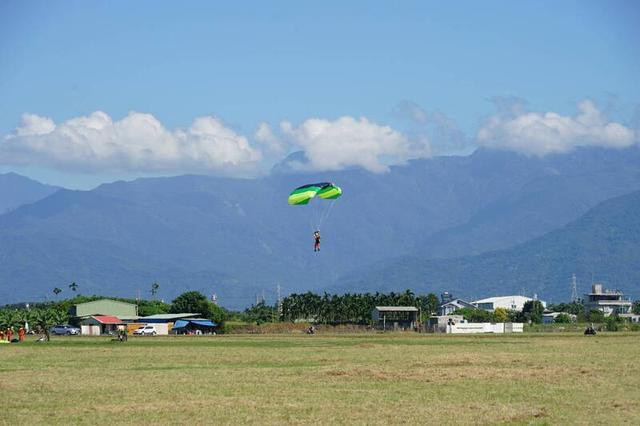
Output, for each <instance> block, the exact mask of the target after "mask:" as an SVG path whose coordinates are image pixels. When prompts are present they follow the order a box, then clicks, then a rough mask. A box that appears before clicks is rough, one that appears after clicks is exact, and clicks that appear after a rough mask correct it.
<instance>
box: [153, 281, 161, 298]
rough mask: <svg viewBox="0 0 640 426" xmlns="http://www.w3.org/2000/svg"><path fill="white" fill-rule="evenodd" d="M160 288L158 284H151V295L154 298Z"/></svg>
mask: <svg viewBox="0 0 640 426" xmlns="http://www.w3.org/2000/svg"><path fill="white" fill-rule="evenodd" d="M159 288H160V284H158V283H153V284H151V295H152V296H153V297H154V298H155V297H156V294H157V293H158V289H159Z"/></svg>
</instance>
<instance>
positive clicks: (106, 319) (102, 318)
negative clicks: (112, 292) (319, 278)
mask: <svg viewBox="0 0 640 426" xmlns="http://www.w3.org/2000/svg"><path fill="white" fill-rule="evenodd" d="M92 318H94V319H95V320H96V321H98V322H99V323H100V324H122V321H120V318H118V317H112V316H109V315H93V316H92Z"/></svg>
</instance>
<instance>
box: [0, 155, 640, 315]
mask: <svg viewBox="0 0 640 426" xmlns="http://www.w3.org/2000/svg"><path fill="white" fill-rule="evenodd" d="M638 152H640V150H637V149H630V150H626V151H624V152H620V151H604V150H582V151H581V152H578V153H575V154H572V155H569V156H556V157H549V158H545V159H542V160H541V159H536V158H527V157H522V156H518V155H515V154H512V153H506V152H496V151H478V152H476V153H474V154H473V155H471V156H468V157H441V158H433V159H430V160H420V161H412V162H410V163H409V164H407V165H406V166H398V167H393V168H392V169H391V171H390V172H389V173H386V174H371V173H367V172H365V171H362V170H346V171H342V172H333V173H322V174H320V173H308V174H303V173H274V174H273V175H272V176H269V177H265V178H261V179H223V178H214V177H203V176H179V177H171V178H153V179H139V180H136V181H133V182H116V183H113V184H107V185H102V186H100V187H99V188H96V189H94V190H92V191H68V190H61V191H59V192H56V193H54V194H52V195H51V196H49V197H47V198H45V199H42V200H40V201H38V202H35V203H33V204H30V205H25V206H22V207H20V208H18V209H16V210H14V211H12V212H10V213H7V214H4V215H1V216H0V259H2V265H3V268H0V299H5V300H6V301H8V302H11V301H16V300H21V299H25V298H33V296H32V295H39V296H38V297H39V298H41V297H42V296H41V295H45V294H47V293H50V292H51V289H52V288H53V287H54V286H58V287H60V286H65V285H66V284H68V283H69V282H71V281H76V282H77V283H78V284H79V285H80V291H81V292H83V293H85V294H86V293H93V292H104V291H106V290H108V291H109V292H110V293H112V294H114V295H123V296H134V295H135V293H136V292H137V289H142V290H143V291H148V289H149V288H150V285H151V283H152V282H154V281H158V282H159V283H160V285H161V290H160V296H161V297H165V298H171V297H173V296H175V295H176V294H177V293H179V292H180V291H182V290H184V289H186V288H194V289H199V290H201V291H204V292H205V293H208V294H209V293H213V292H215V293H217V294H218V296H219V297H220V300H221V303H223V304H225V305H226V306H232V307H242V306H246V305H247V304H248V303H250V302H251V301H253V300H255V294H256V293H257V292H262V290H263V289H265V290H266V295H267V297H269V296H272V295H273V292H274V289H275V286H276V285H277V284H280V285H281V286H282V288H283V292H285V293H286V292H293V291H302V290H306V289H319V288H323V287H325V286H328V285H331V284H332V283H334V282H335V281H336V280H337V279H338V278H339V277H341V276H343V275H345V274H347V273H348V272H349V271H352V270H361V271H363V269H361V268H363V267H365V266H367V265H375V264H381V263H383V262H385V261H386V260H388V259H390V258H394V257H398V256H401V255H403V254H410V253H420V257H421V258H424V257H425V256H427V254H425V253H429V252H427V251H426V250H424V247H425V244H424V241H429V239H430V238H434V239H438V238H440V239H441V240H440V241H441V242H440V243H438V244H440V247H441V249H440V248H438V246H437V245H436V244H432V243H429V248H430V249H432V250H433V251H432V252H431V253H438V250H440V253H447V252H448V253H469V252H475V251H482V250H483V249H485V248H492V247H496V246H501V245H502V246H506V245H509V244H512V243H513V242H518V241H521V240H522V239H526V238H529V237H535V236H538V235H541V234H542V233H544V232H546V231H547V230H549V229H554V228H557V227H560V226H562V225H564V224H565V223H566V222H567V221H569V220H570V219H571V218H572V215H574V214H577V213H576V212H577V211H579V210H580V209H582V210H586V209H587V208H589V207H591V206H592V205H594V204H596V203H597V202H599V201H602V200H604V199H606V198H609V197H611V196H613V195H617V194H619V193H621V192H622V191H631V190H633V189H634V188H640V173H639V170H640V157H639V156H638ZM634 159H635V163H634V161H633V160H634ZM606 173H610V176H608V177H606V178H603V176H605V175H606ZM325 180H329V181H334V182H336V183H338V184H339V185H340V186H341V187H342V188H343V190H344V195H343V197H342V198H341V199H340V200H338V202H336V203H335V204H334V208H333V210H332V214H331V216H330V217H329V218H328V220H327V221H326V222H325V223H324V224H323V226H322V229H321V230H322V234H323V250H322V252H321V253H320V254H316V253H313V250H312V239H311V233H312V230H313V226H312V224H310V219H311V218H312V216H313V215H312V214H311V212H312V211H313V210H314V208H316V207H323V206H328V205H329V203H326V202H319V203H312V204H310V205H309V206H304V207H301V206H289V205H288V204H287V202H286V198H287V195H288V193H289V191H290V190H291V189H293V188H294V187H296V186H298V185H301V184H303V183H308V182H314V181H325ZM559 182H562V184H559ZM618 182H620V183H623V184H620V185H618V184H617V183H618ZM572 193H575V194H579V195H578V196H576V197H573V198H572V197H569V196H568V195H567V194H572ZM577 202H579V203H580V204H579V205H577V206H576V203H577ZM551 207H553V208H551ZM558 212H560V213H558ZM536 218H539V219H536ZM533 219H536V220H533ZM465 224H466V225H465ZM469 224H477V225H473V226H472V227H471V231H465V230H464V229H463V228H460V227H464V226H469ZM460 229H462V231H459V230H460ZM447 230H448V231H447ZM502 231H504V232H502ZM506 231H508V232H506ZM438 233H439V234H438ZM447 235H448V236H447ZM443 236H444V237H443ZM467 236H468V238H465V237H467ZM456 238H458V240H456ZM421 243H422V244H421ZM416 247H418V248H419V251H415V249H416ZM17 281H19V282H20V283H23V284H22V285H20V286H18V287H16V286H15V285H14V283H15V282H17ZM65 283H66V284H65ZM145 289H146V290H145Z"/></svg>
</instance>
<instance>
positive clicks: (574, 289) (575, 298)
mask: <svg viewBox="0 0 640 426" xmlns="http://www.w3.org/2000/svg"><path fill="white" fill-rule="evenodd" d="M577 301H578V284H577V280H576V274H575V273H574V274H573V275H571V302H572V303H576V302H577Z"/></svg>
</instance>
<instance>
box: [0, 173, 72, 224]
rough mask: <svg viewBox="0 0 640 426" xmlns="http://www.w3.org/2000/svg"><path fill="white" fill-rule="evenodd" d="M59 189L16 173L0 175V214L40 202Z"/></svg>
mask: <svg viewBox="0 0 640 426" xmlns="http://www.w3.org/2000/svg"><path fill="white" fill-rule="evenodd" d="M59 189H60V188H59V187H56V186H51V185H45V184H43V183H40V182H37V181H35V180H33V179H29V178H27V177H24V176H20V175H19V174H17V173H4V174H0V214H2V213H6V212H8V211H11V210H13V209H15V208H17V207H20V206H21V205H23V204H29V203H33V202H36V201H38V200H41V199H43V198H45V197H47V196H49V195H51V194H53V193H54V192H56V191H57V190H59Z"/></svg>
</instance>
